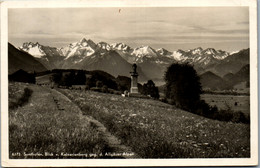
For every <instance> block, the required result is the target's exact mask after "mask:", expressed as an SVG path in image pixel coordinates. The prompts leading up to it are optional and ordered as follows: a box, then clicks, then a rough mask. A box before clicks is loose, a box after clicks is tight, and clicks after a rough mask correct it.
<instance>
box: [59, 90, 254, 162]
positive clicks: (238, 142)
mask: <svg viewBox="0 0 260 168" xmlns="http://www.w3.org/2000/svg"><path fill="white" fill-rule="evenodd" d="M59 91H60V92H62V93H64V94H65V95H67V96H68V97H69V98H70V99H71V100H73V101H74V102H75V103H76V104H77V105H78V106H79V107H80V108H81V109H82V111H83V113H84V115H89V116H93V117H94V118H96V119H97V120H99V121H100V122H102V123H103V124H104V125H105V126H106V127H107V128H108V130H109V131H110V132H112V133H114V134H115V135H116V136H117V137H118V138H120V139H121V140H122V142H123V143H124V144H125V145H128V146H130V147H132V149H133V150H134V152H136V153H137V154H138V155H139V156H140V157H142V158H220V157H221V158H228V157H230V158H233V157H250V125H248V124H241V123H232V122H221V121H217V120H211V119H207V118H204V117H202V116H199V115H196V114H192V113H189V112H186V111H184V110H180V109H178V108H176V107H175V106H172V105H169V104H165V103H163V102H159V101H155V100H152V99H138V98H131V97H130V98H128V97H125V98H123V97H121V96H118V95H112V94H104V93H98V92H92V91H86V92H82V91H74V90H67V89H65V90H63V89H59Z"/></svg>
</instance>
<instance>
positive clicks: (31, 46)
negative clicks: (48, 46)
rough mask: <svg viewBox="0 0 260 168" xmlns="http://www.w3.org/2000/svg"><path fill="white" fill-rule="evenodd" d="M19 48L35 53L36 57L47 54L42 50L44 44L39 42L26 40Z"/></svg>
mask: <svg viewBox="0 0 260 168" xmlns="http://www.w3.org/2000/svg"><path fill="white" fill-rule="evenodd" d="M19 49H20V50H23V51H25V52H27V53H29V54H31V55H33V56H34V57H36V58H41V57H42V56H44V55H45V53H44V51H43V50H42V46H41V45H40V44H39V43H38V42H36V43H33V42H25V43H23V45H22V46H21V47H19Z"/></svg>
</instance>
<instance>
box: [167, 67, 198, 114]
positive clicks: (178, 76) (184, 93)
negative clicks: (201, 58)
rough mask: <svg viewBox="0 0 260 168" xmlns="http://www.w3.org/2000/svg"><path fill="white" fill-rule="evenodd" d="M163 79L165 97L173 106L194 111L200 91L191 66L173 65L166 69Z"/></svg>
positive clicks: (195, 74) (196, 77) (196, 76)
mask: <svg viewBox="0 0 260 168" xmlns="http://www.w3.org/2000/svg"><path fill="white" fill-rule="evenodd" d="M164 79H165V82H166V88H165V95H166V97H167V98H168V99H170V100H171V101H172V102H173V104H175V105H176V106H178V107H181V108H183V109H185V110H190V111H193V110H196V105H197V104H198V103H199V102H200V94H201V93H202V90H201V84H200V79H199V77H198V75H197V72H196V71H195V69H194V68H193V66H191V65H189V64H178V63H174V64H172V65H171V66H169V67H168V69H167V71H166V73H165V75H164Z"/></svg>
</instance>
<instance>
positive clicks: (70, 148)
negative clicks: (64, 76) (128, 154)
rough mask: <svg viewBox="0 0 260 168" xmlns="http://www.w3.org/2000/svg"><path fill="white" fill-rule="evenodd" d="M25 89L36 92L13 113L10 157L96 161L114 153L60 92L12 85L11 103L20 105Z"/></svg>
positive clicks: (11, 116) (11, 114)
mask: <svg viewBox="0 0 260 168" xmlns="http://www.w3.org/2000/svg"><path fill="white" fill-rule="evenodd" d="M24 88H28V89H30V90H32V91H33V93H32V95H31V96H30V98H29V101H28V102H27V103H26V104H24V105H23V106H21V107H18V108H15V109H10V110H9V149H10V150H9V155H10V158H92V157H99V156H97V154H101V153H104V152H112V151H113V150H112V149H110V147H109V146H108V145H107V143H106V142H105V140H104V137H103V135H102V134H101V133H100V132H99V131H98V130H97V128H96V126H95V125H94V124H93V123H91V122H88V121H87V120H86V116H83V115H82V113H81V110H80V109H79V108H78V107H77V106H76V105H73V103H72V102H71V101H69V99H67V98H66V97H65V96H64V95H62V94H58V92H57V91H54V90H51V89H49V88H46V87H40V86H37V85H32V84H27V85H26V84H22V83H9V102H17V101H18V100H19V99H20V97H21V95H23V90H24ZM68 154H72V155H71V156H69V155H68ZM74 154H78V155H74ZM79 154H82V155H79ZM92 154H95V155H92Z"/></svg>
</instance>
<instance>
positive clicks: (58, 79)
mask: <svg viewBox="0 0 260 168" xmlns="http://www.w3.org/2000/svg"><path fill="white" fill-rule="evenodd" d="M61 78H62V73H61V72H57V73H53V74H52V75H51V76H50V81H51V82H54V83H56V84H58V85H60V83H61Z"/></svg>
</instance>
